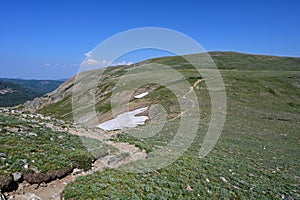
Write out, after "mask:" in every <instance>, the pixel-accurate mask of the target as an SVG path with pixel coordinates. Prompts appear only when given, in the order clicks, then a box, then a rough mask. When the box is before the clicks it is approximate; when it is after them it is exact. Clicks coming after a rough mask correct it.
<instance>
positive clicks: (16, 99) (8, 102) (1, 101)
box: [0, 78, 62, 107]
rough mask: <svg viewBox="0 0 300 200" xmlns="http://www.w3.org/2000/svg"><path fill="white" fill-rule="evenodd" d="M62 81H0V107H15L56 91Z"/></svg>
mask: <svg viewBox="0 0 300 200" xmlns="http://www.w3.org/2000/svg"><path fill="white" fill-rule="evenodd" d="M61 83H62V81H53V80H23V79H8V78H2V79H0V106H1V107H6V106H15V105H19V104H22V103H24V102H26V101H29V100H32V99H34V98H35V97H40V96H43V95H44V94H46V93H48V92H51V91H53V90H55V89H56V88H57V87H58V86H59V85H60V84H61ZM1 91H2V92H1Z"/></svg>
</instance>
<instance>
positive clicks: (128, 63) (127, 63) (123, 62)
mask: <svg viewBox="0 0 300 200" xmlns="http://www.w3.org/2000/svg"><path fill="white" fill-rule="evenodd" d="M132 64H133V62H131V61H129V62H126V61H122V62H117V63H112V64H111V66H116V65H132Z"/></svg>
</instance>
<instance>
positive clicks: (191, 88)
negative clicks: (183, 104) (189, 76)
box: [170, 79, 204, 121]
mask: <svg viewBox="0 0 300 200" xmlns="http://www.w3.org/2000/svg"><path fill="white" fill-rule="evenodd" d="M203 80H204V79H198V80H197V81H196V82H195V83H194V84H193V86H191V87H190V89H189V91H188V92H187V93H185V94H184V95H183V96H182V98H184V99H187V98H186V97H187V95H189V94H190V93H191V92H193V91H194V89H195V87H197V85H198V84H200V83H201V82H202V81H203ZM189 101H191V100H190V99H189ZM191 102H192V104H193V107H194V106H195V102H194V101H191ZM187 111H188V110H185V111H181V112H180V113H179V115H177V116H176V117H173V118H172V119H170V121H174V120H175V119H177V118H179V117H181V116H182V115H184V114H185V113H186V112H187Z"/></svg>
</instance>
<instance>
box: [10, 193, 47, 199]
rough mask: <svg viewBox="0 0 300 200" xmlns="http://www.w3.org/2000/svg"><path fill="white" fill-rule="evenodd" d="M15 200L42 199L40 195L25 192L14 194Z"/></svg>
mask: <svg viewBox="0 0 300 200" xmlns="http://www.w3.org/2000/svg"><path fill="white" fill-rule="evenodd" d="M14 199H15V200H42V198H41V197H39V196H37V195H35V194H33V193H26V194H23V195H16V196H15V198H14Z"/></svg>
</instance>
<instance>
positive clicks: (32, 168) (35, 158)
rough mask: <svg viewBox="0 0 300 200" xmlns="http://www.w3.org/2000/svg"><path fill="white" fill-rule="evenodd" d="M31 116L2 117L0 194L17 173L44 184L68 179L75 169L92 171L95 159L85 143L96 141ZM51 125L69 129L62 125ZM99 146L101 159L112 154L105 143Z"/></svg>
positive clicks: (56, 123) (98, 150) (28, 179)
mask: <svg viewBox="0 0 300 200" xmlns="http://www.w3.org/2000/svg"><path fill="white" fill-rule="evenodd" d="M28 116H34V115H27V114H18V113H14V114H10V115H7V114H4V113H0V121H1V122H0V190H1V189H2V190H5V189H8V188H9V185H11V184H10V183H12V179H11V174H12V173H14V172H21V173H22V174H23V178H24V179H25V180H27V181H28V182H32V183H40V182H47V181H50V180H51V179H55V178H57V177H60V176H64V175H67V174H68V173H70V172H72V169H73V168H75V167H76V168H80V169H84V170H88V169H89V168H90V167H91V165H92V162H93V161H94V160H95V159H94V157H93V156H92V155H91V154H90V153H89V152H88V151H87V150H86V148H85V146H84V145H83V144H82V140H81V139H84V141H85V142H86V143H89V144H90V145H91V144H92V142H93V143H95V142H94V140H91V139H88V138H79V137H78V136H74V135H71V134H69V133H67V132H64V131H59V130H57V131H56V130H52V129H50V128H47V127H46V124H49V121H46V120H41V119H38V118H37V117H34V119H33V118H30V117H28ZM26 117H27V119H26ZM51 123H52V124H55V125H56V126H58V127H63V126H67V125H65V124H64V123H62V122H61V121H53V120H51ZM51 126H52V125H51ZM89 140H91V141H89ZM95 145H96V146H97V155H103V156H104V155H105V154H107V153H108V151H109V150H110V148H109V147H108V146H107V145H105V144H103V143H100V142H98V143H97V144H95ZM91 148H92V146H91ZM94 152H95V150H94Z"/></svg>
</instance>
